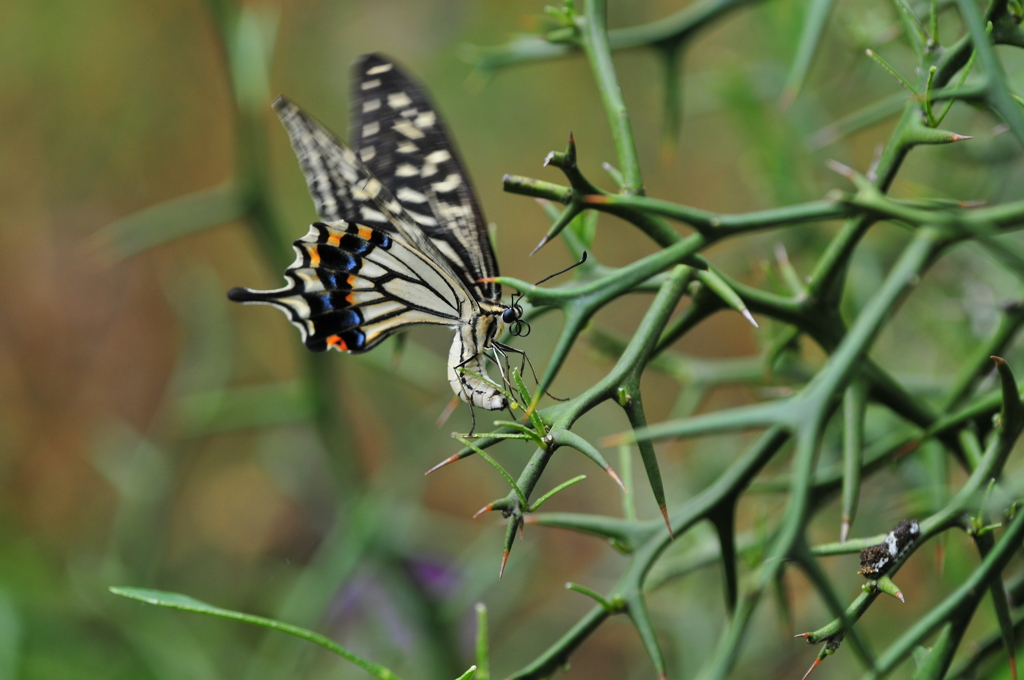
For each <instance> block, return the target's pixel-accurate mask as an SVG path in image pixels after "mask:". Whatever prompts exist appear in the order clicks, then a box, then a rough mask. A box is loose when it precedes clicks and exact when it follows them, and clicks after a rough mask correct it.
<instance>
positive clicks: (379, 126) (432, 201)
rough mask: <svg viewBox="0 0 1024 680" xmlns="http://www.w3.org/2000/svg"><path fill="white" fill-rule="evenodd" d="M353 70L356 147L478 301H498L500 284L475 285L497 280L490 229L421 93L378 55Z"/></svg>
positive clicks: (353, 137)
mask: <svg viewBox="0 0 1024 680" xmlns="http://www.w3.org/2000/svg"><path fill="white" fill-rule="evenodd" d="M353 69H354V77H353V92H352V101H353V111H352V116H351V118H352V122H351V134H350V136H349V139H350V140H351V142H352V144H353V148H355V149H356V150H357V152H358V154H359V156H360V158H361V159H362V161H363V162H364V163H365V164H366V166H367V167H368V169H369V170H370V172H371V173H372V174H373V175H374V176H375V177H377V178H378V179H379V180H380V181H381V182H382V183H383V184H384V186H386V187H387V188H388V189H389V190H390V192H391V194H392V195H393V196H394V197H395V198H396V199H397V201H398V202H399V203H400V204H401V205H402V207H403V208H404V209H405V212H406V213H407V214H408V215H409V216H410V217H411V218H412V219H413V220H414V221H415V222H416V224H417V225H418V226H419V227H420V228H421V229H422V230H423V232H424V233H425V234H426V235H427V237H428V238H429V239H430V241H431V243H432V244H433V245H434V246H435V247H436V248H437V249H438V250H439V251H440V252H441V253H443V254H444V256H445V258H446V259H447V260H448V261H449V262H450V263H451V265H452V266H453V268H454V270H455V272H456V273H457V274H458V275H459V277H460V278H461V279H462V281H463V283H464V284H465V285H466V286H467V287H468V288H469V289H470V290H472V291H473V292H474V294H475V295H476V296H477V298H478V299H486V300H491V301H495V302H496V301H498V300H499V299H500V297H501V287H500V286H499V285H498V284H496V283H477V280H478V279H482V278H485V277H492V276H497V275H498V264H497V260H496V259H495V257H494V251H493V250H492V248H491V243H490V238H489V236H488V233H487V223H486V222H485V221H484V217H483V212H482V211H481V210H480V205H479V203H478V202H477V199H476V195H475V193H474V191H473V187H472V186H471V185H470V182H469V176H468V175H467V174H466V172H465V171H464V170H463V168H462V163H461V162H460V160H459V155H458V153H457V152H456V150H455V145H454V144H453V143H452V140H451V139H450V138H449V136H448V133H447V131H446V130H445V126H444V123H443V122H442V121H441V117H440V116H439V115H438V114H437V111H436V110H435V108H434V107H433V105H432V104H431V102H430V98H429V97H428V96H427V93H426V91H425V90H424V88H423V87H422V86H421V85H420V84H419V83H418V82H417V81H416V80H414V79H412V78H410V77H409V76H408V75H406V74H405V73H403V72H402V71H401V69H399V68H398V66H396V65H395V64H394V63H393V62H391V61H390V60H389V59H387V58H386V57H383V56H381V55H378V54H367V55H364V56H362V57H360V59H359V60H358V61H357V62H356V64H355V66H354V67H353Z"/></svg>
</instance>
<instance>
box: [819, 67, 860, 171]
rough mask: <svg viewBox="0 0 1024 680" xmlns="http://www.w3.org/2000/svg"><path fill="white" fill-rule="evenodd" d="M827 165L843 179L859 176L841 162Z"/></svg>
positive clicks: (833, 161) (830, 160) (826, 162)
mask: <svg viewBox="0 0 1024 680" xmlns="http://www.w3.org/2000/svg"><path fill="white" fill-rule="evenodd" d="M868 51H869V52H870V51H871V50H868ZM825 165H826V166H827V167H828V169H829V170H832V171H833V172H837V173H839V174H840V175H842V176H843V177H845V178H846V179H849V180H852V179H853V178H854V176H855V175H856V174H857V173H855V172H854V171H853V168H851V167H850V166H848V165H843V164H842V163H840V162H839V161H837V160H834V159H831V158H830V159H829V160H827V161H825Z"/></svg>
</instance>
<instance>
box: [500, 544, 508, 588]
mask: <svg viewBox="0 0 1024 680" xmlns="http://www.w3.org/2000/svg"><path fill="white" fill-rule="evenodd" d="M506 562H508V551H507V550H506V551H505V552H504V554H503V555H502V556H501V569H499V570H498V580H499V581H500V580H501V577H502V576H504V574H505V563H506Z"/></svg>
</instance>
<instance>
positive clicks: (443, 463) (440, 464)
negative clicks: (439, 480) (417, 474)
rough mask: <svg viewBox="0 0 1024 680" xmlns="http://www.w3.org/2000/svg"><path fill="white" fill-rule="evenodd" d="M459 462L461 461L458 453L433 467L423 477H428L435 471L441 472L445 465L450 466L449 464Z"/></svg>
mask: <svg viewBox="0 0 1024 680" xmlns="http://www.w3.org/2000/svg"><path fill="white" fill-rule="evenodd" d="M457 460H459V454H457V453H456V454H453V455H451V456H448V457H447V458H445V459H444V460H442V461H441V462H440V463H438V464H437V465H435V466H434V467H432V468H430V469H429V470H427V471H426V472H424V473H423V476H424V477H426V476H427V475H429V474H430V473H431V472H433V471H434V470H440V469H441V468H443V467H444V466H445V465H448V464H449V463H454V462H455V461H457Z"/></svg>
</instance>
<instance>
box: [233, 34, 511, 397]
mask: <svg viewBox="0 0 1024 680" xmlns="http://www.w3.org/2000/svg"><path fill="white" fill-rule="evenodd" d="M354 71H355V78H354V87H353V97H352V100H353V114H352V122H351V137H350V138H351V140H352V143H353V146H354V148H355V149H357V150H358V155H357V153H356V152H353V151H352V150H350V149H349V148H347V147H346V146H345V145H343V144H341V143H340V142H339V141H337V140H336V139H335V138H334V137H333V136H332V135H331V133H330V132H328V131H327V129H326V128H324V127H323V126H322V125H320V124H319V123H317V122H316V121H315V120H314V119H313V118H312V117H310V116H309V115H308V114H307V113H305V112H304V111H303V110H302V109H300V108H299V107H297V106H296V105H295V104H293V103H292V102H290V101H288V100H287V99H285V98H284V97H279V98H278V99H277V100H276V101H275V102H274V109H275V110H276V111H277V114H278V116H279V117H280V119H281V122H282V123H283V124H284V127H285V130H286V131H287V132H288V137H289V139H290V140H291V145H292V149H293V150H294V151H295V155H296V156H297V157H298V160H299V166H300V167H301V168H302V172H303V174H304V175H305V176H306V183H307V184H308V186H309V192H310V194H311V195H312V197H313V202H314V204H315V205H316V211H317V213H318V214H319V216H320V219H321V220H322V221H320V222H315V223H314V224H313V225H312V227H310V230H309V233H307V234H306V235H305V236H303V237H302V238H301V239H299V240H298V241H295V243H294V246H293V247H294V249H295V253H296V258H295V262H293V263H292V265H291V266H289V267H288V268H287V269H286V270H285V272H284V276H285V280H286V282H287V284H286V285H285V286H284V287H282V288H278V289H276V290H265V291H260V290H252V289H250V288H233V289H231V291H229V292H228V297H229V298H230V299H231V300H234V301H236V302H247V303H262V304H271V305H274V306H276V307H278V308H279V309H281V310H282V311H284V313H285V314H287V315H288V318H289V319H290V320H291V322H292V323H293V324H294V325H295V326H297V327H298V329H299V331H300V332H301V333H302V339H303V341H304V342H305V343H306V347H308V348H309V349H310V350H312V351H314V352H322V351H324V350H327V349H330V348H333V349H337V350H341V351H345V352H351V353H359V352H365V351H367V350H369V349H372V348H373V347H375V346H376V345H377V344H378V343H379V342H381V341H382V340H383V339H384V338H386V337H388V336H389V335H391V334H392V333H394V332H395V331H398V330H401V329H403V328H405V327H406V326H411V325H414V324H436V325H441V326H448V327H450V328H453V329H454V330H455V340H454V342H453V343H452V347H451V351H450V352H449V354H448V382H449V383H450V384H451V387H452V389H453V390H454V391H455V394H456V395H458V396H459V398H461V399H462V400H463V401H466V402H469V403H471V404H473V405H476V406H479V407H481V408H485V409H489V410H498V409H503V408H505V407H506V406H507V400H506V399H505V397H504V396H503V395H502V394H501V392H500V391H499V390H498V389H496V388H495V387H494V385H493V384H491V383H490V382H489V380H484V379H481V378H487V372H486V369H485V367H484V361H483V359H484V355H483V352H484V351H486V350H492V351H495V352H500V351H501V350H504V349H507V347H506V346H504V345H501V344H499V343H498V342H497V341H496V338H497V336H498V333H499V332H500V331H501V330H502V328H503V327H504V325H506V324H511V325H512V330H513V331H515V330H516V329H517V328H522V326H521V325H520V324H522V322H521V321H520V317H521V316H522V312H523V310H522V307H520V306H519V305H517V304H512V305H504V304H502V303H501V287H500V286H499V285H498V284H497V283H494V282H493V281H490V280H489V279H491V278H492V277H495V276H497V275H498V264H497V261H496V260H495V257H494V251H493V250H492V249H491V244H490V240H489V238H488V234H487V227H486V222H484V218H483V213H482V212H481V211H480V206H479V204H478V202H477V199H476V196H475V194H474V193H473V188H472V187H471V186H470V183H469V179H468V177H467V176H466V173H465V172H464V171H463V169H462V164H461V163H460V161H459V158H458V155H457V154H456V152H455V147H454V146H453V144H452V142H451V140H450V139H449V137H448V134H447V132H446V131H445V128H444V124H443V123H442V122H441V119H440V117H439V116H438V114H437V112H436V111H435V109H434V107H433V106H432V105H431V104H430V100H429V99H428V97H427V94H426V92H425V91H424V89H423V87H422V86H421V85H419V83H417V82H416V81H415V80H413V79H412V78H410V77H409V76H407V75H405V74H404V73H403V72H402V71H401V70H400V69H399V68H398V67H397V66H396V65H395V64H394V63H393V62H391V61H390V60H388V59H386V58H384V57H382V56H380V55H377V54H368V55H365V56H363V57H361V58H360V59H359V60H358V61H357V62H356V64H355V68H354ZM499 366H500V364H499ZM462 369H464V370H462ZM472 374H476V375H472ZM477 376H480V377H477Z"/></svg>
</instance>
